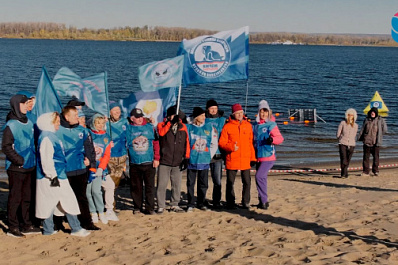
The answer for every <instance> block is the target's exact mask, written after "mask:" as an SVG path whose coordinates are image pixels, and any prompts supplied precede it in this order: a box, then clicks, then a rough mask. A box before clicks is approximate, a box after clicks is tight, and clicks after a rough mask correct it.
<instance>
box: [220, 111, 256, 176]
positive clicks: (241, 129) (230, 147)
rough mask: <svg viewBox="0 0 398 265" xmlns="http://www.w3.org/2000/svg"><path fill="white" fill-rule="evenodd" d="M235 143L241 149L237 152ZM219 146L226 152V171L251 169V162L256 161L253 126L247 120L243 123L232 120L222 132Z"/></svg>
mask: <svg viewBox="0 0 398 265" xmlns="http://www.w3.org/2000/svg"><path fill="white" fill-rule="evenodd" d="M235 143H236V145H237V146H238V147H239V148H238V150H237V151H235ZM218 146H219V147H220V148H221V149H223V150H224V151H225V152H226V160H225V167H226V169H229V170H246V169H250V162H251V161H256V154H255V151H254V146H253V129H252V125H251V124H250V122H248V121H247V120H246V119H245V118H244V119H243V120H242V121H241V122H239V121H237V120H235V119H231V118H230V120H229V121H228V123H227V124H225V125H224V128H223V129H222V131H221V136H220V140H219V141H218Z"/></svg>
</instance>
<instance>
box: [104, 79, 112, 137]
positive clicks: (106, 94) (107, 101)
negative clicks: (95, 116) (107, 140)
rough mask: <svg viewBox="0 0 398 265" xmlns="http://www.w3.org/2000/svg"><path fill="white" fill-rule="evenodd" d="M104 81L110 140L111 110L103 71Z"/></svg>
mask: <svg viewBox="0 0 398 265" xmlns="http://www.w3.org/2000/svg"><path fill="white" fill-rule="evenodd" d="M104 79H105V80H104V81H105V97H106V107H107V109H108V116H109V117H107V118H108V123H109V136H110V137H111V141H112V126H111V111H110V109H109V97H108V82H107V79H108V74H107V73H106V72H105V74H104Z"/></svg>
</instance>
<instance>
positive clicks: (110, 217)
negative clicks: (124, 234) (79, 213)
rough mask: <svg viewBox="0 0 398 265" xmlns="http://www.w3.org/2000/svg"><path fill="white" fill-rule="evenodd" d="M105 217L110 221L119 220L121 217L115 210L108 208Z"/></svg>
mask: <svg viewBox="0 0 398 265" xmlns="http://www.w3.org/2000/svg"><path fill="white" fill-rule="evenodd" d="M105 217H106V219H108V221H115V222H117V221H119V218H118V217H117V216H116V213H115V212H114V211H113V210H107V211H106V213H105Z"/></svg>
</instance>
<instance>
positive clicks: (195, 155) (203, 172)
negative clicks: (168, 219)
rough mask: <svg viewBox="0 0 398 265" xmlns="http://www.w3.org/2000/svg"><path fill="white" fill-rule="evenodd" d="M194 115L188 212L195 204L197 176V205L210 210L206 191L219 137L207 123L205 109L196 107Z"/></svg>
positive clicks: (189, 134)
mask: <svg viewBox="0 0 398 265" xmlns="http://www.w3.org/2000/svg"><path fill="white" fill-rule="evenodd" d="M192 117H193V123H192V124H189V125H188V126H187V128H188V136H189V146H190V148H191V154H190V158H189V164H188V172H187V193H188V208H187V212H191V211H192V210H193V207H194V205H195V204H194V198H195V197H194V193H195V182H196V177H197V179H198V186H197V202H196V203H197V204H196V206H197V207H198V208H199V209H201V210H203V211H206V210H208V209H207V201H206V192H207V188H208V186H209V184H208V179H209V177H208V175H209V168H210V161H211V158H212V157H213V155H214V153H215V151H216V150H217V144H216V141H214V139H217V134H216V131H215V129H214V128H213V126H212V125H211V124H209V123H207V124H206V123H205V120H206V116H205V111H204V110H203V109H202V108H201V107H194V109H193V114H192Z"/></svg>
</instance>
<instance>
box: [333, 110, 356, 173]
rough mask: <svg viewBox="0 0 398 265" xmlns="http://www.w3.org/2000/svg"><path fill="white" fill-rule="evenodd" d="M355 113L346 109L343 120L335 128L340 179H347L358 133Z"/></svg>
mask: <svg viewBox="0 0 398 265" xmlns="http://www.w3.org/2000/svg"><path fill="white" fill-rule="evenodd" d="M356 120H357V112H356V110H355V109H348V110H347V111H346V112H345V119H344V120H343V121H341V122H340V125H339V127H338V128H337V133H336V137H337V139H338V140H339V154H340V167H341V177H342V178H348V165H349V164H350V161H351V157H352V155H353V153H354V148H355V141H356V135H357V132H358V124H356V123H355V121H356Z"/></svg>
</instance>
